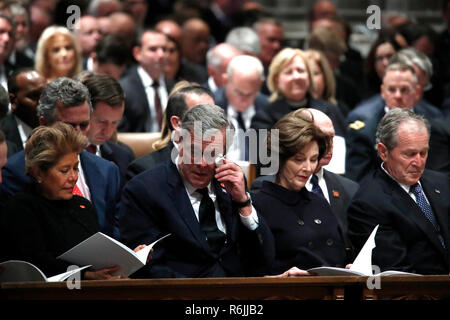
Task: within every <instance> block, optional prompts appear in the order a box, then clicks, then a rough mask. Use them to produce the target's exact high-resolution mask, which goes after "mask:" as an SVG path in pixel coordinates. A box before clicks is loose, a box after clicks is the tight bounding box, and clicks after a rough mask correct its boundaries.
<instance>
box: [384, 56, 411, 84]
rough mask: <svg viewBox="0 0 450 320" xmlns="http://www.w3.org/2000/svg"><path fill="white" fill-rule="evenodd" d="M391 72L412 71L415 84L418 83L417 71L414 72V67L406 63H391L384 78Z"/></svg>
mask: <svg viewBox="0 0 450 320" xmlns="http://www.w3.org/2000/svg"><path fill="white" fill-rule="evenodd" d="M389 71H411V73H412V75H413V78H414V81H415V83H416V84H417V83H418V79H417V74H416V71H414V68H413V67H412V65H410V64H408V63H405V62H404V61H395V62H392V63H389V64H388V66H387V67H386V71H385V73H384V76H386V74H387V73H388V72H389Z"/></svg>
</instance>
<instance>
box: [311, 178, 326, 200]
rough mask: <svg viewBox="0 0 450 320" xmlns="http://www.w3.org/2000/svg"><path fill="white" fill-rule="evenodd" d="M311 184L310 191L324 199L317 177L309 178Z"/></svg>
mask: <svg viewBox="0 0 450 320" xmlns="http://www.w3.org/2000/svg"><path fill="white" fill-rule="evenodd" d="M311 184H312V190H311V191H312V192H314V193H315V194H317V195H319V196H322V197H324V198H325V196H324V195H323V191H322V188H321V187H320V186H319V178H318V177H317V175H315V174H313V175H312V176H311Z"/></svg>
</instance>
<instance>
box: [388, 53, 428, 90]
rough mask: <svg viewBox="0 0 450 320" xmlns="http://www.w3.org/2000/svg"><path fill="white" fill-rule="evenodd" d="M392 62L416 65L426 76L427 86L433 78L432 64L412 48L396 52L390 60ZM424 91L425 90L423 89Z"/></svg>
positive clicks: (422, 54) (424, 55)
mask: <svg viewBox="0 0 450 320" xmlns="http://www.w3.org/2000/svg"><path fill="white" fill-rule="evenodd" d="M391 61H392V62H397V61H399V62H404V63H406V64H408V65H411V66H413V65H416V66H417V67H419V69H421V70H422V71H423V72H424V73H425V75H426V76H427V80H428V84H429V81H430V79H431V77H432V76H433V64H432V63H431V60H430V58H428V57H427V55H426V54H424V53H423V52H420V51H419V50H417V49H414V48H405V49H402V50H400V51H398V52H397V53H396V54H395V56H394V57H393V58H392V60H391ZM424 90H425V88H424Z"/></svg>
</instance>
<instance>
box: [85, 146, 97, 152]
mask: <svg viewBox="0 0 450 320" xmlns="http://www.w3.org/2000/svg"><path fill="white" fill-rule="evenodd" d="M86 151H89V152H90V153H93V154H96V153H97V147H96V146H94V145H93V144H90V145H88V146H87V147H86Z"/></svg>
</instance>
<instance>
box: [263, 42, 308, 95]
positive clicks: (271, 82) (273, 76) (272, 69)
mask: <svg viewBox="0 0 450 320" xmlns="http://www.w3.org/2000/svg"><path fill="white" fill-rule="evenodd" d="M297 56H298V57H300V58H302V59H303V61H304V63H305V66H306V71H307V72H308V79H309V88H308V92H309V94H311V95H313V93H314V81H313V77H312V72H311V71H312V68H311V66H310V62H309V60H308V58H307V57H306V54H305V51H303V50H300V49H294V48H285V49H283V50H281V51H280V52H278V53H277V55H276V56H275V57H274V58H273V60H272V63H271V64H270V66H269V76H268V77H267V86H268V88H269V90H270V92H271V93H272V95H271V96H270V98H269V100H270V101H275V100H278V99H281V98H282V97H283V94H282V93H281V92H280V91H279V89H278V87H277V81H278V77H279V75H280V73H281V72H282V71H283V69H284V68H286V66H287V65H288V64H289V63H291V61H292V60H293V59H294V58H295V57H297Z"/></svg>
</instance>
